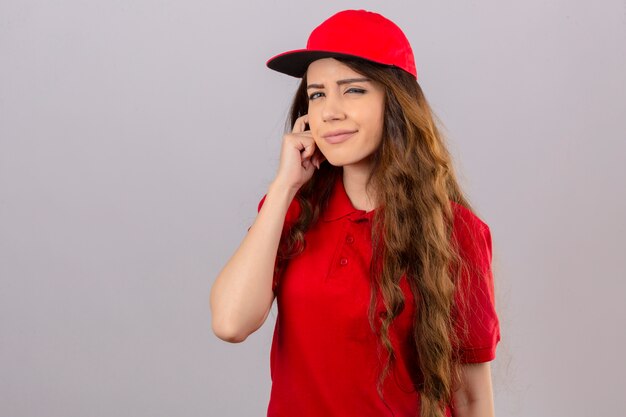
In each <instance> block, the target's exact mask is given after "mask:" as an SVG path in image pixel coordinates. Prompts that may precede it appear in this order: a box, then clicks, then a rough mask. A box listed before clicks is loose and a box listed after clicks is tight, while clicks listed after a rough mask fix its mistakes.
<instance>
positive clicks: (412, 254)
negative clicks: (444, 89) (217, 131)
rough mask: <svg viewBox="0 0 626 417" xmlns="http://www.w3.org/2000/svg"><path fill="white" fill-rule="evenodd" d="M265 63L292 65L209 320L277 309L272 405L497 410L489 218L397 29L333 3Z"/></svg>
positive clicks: (257, 316)
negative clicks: (472, 200)
mask: <svg viewBox="0 0 626 417" xmlns="http://www.w3.org/2000/svg"><path fill="white" fill-rule="evenodd" d="M267 65H268V66H269V67H270V68H271V69H274V70H276V71H279V72H282V73H285V74H288V75H291V76H295V77H299V78H301V83H300V86H299V88H298V89H297V91H296V94H295V97H294V100H293V104H292V108H291V116H290V119H289V120H288V123H289V126H290V130H291V132H289V133H287V134H285V135H284V137H283V141H282V148H281V156H280V166H279V169H278V173H277V175H276V178H275V179H274V181H273V182H272V183H271V185H270V187H269V190H268V192H267V194H265V195H264V196H263V198H262V199H261V201H260V202H259V206H258V215H257V218H256V219H255V221H254V223H253V225H252V226H251V227H250V228H249V229H248V234H247V235H246V237H245V238H244V240H243V242H242V243H241V246H240V247H239V248H238V249H237V251H236V252H235V254H234V255H233V257H232V258H231V259H230V260H229V261H228V263H227V264H226V266H225V267H224V269H223V270H222V271H221V272H220V274H219V276H218V277H217V279H216V281H215V283H214V285H213V288H212V290H211V300H210V301H211V310H212V326H213V331H214V332H215V334H216V335H217V336H218V337H220V338H221V339H224V340H227V341H230V342H241V341H243V340H245V339H246V338H247V336H248V335H250V334H251V333H253V332H254V331H256V330H257V329H258V328H259V327H260V326H261V325H262V324H263V323H264V322H265V319H266V318H267V316H268V313H269V311H270V308H271V305H272V303H273V300H274V297H276V300H277V305H278V316H277V320H276V327H275V330H274V337H273V341H272V347H271V353H270V365H271V377H272V391H271V395H270V402H269V406H268V414H267V415H268V416H271V417H283V416H285V417H286V416H296V415H297V416H299V417H307V416H311V417H313V416H315V417H321V416H324V417H330V416H337V417H339V416H341V417H345V416H397V417H401V416H407V417H408V416H423V417H442V416H468V417H469V416H476V417H477V416H480V417H488V416H493V415H494V410H493V394H492V388H491V374H490V365H489V361H491V360H493V359H494V358H495V350H496V345H497V343H498V342H499V340H500V329H499V321H498V316H497V314H496V310H495V302H494V288H493V274H492V270H491V253H492V252H491V235H490V231H489V227H488V226H487V224H485V223H484V222H483V221H482V220H481V219H479V218H478V216H477V215H475V214H474V212H473V210H472V208H471V206H470V204H469V203H468V201H467V199H466V198H465V197H464V195H463V192H462V191H461V189H460V187H459V184H458V182H457V180H456V178H455V174H454V169H453V166H452V161H451V158H450V155H449V153H448V151H447V149H446V146H445V142H444V139H443V137H442V135H441V134H440V133H439V130H438V129H437V126H436V124H435V121H434V115H433V112H432V111H431V109H430V107H429V105H428V103H427V101H426V99H425V97H424V94H423V92H422V90H421V87H420V85H419V84H418V83H417V71H416V68H415V62H414V57H413V52H412V49H411V46H410V44H409V42H408V40H407V39H406V37H405V35H404V34H403V33H402V31H401V30H400V28H399V27H397V26H396V25H395V24H394V23H393V22H391V21H390V20H388V19H386V18H385V17H383V16H381V15H380V14H377V13H373V12H368V11H365V10H346V11H342V12H339V13H337V14H335V15H333V16H331V17H330V18H328V19H327V20H326V21H324V22H323V23H322V24H321V25H319V26H318V27H317V28H316V29H315V30H314V31H313V32H312V33H311V35H310V37H309V40H308V43H307V48H305V49H301V50H296V51H289V52H285V53H283V54H280V55H277V56H275V57H273V58H271V59H270V60H269V61H268V63H267Z"/></svg>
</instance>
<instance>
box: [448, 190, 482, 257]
mask: <svg viewBox="0 0 626 417" xmlns="http://www.w3.org/2000/svg"><path fill="white" fill-rule="evenodd" d="M451 205H452V208H453V213H454V228H453V231H452V238H453V240H455V241H456V242H458V244H459V248H460V249H461V251H462V252H463V253H465V255H466V256H467V257H469V258H473V259H475V260H479V261H482V262H484V263H489V262H490V261H491V230H490V229H489V226H488V225H487V223H485V222H484V221H483V220H482V219H481V218H480V217H478V216H477V215H476V214H475V213H474V212H472V211H471V210H470V209H469V208H467V207H465V206H463V205H461V204H459V203H456V202H454V201H451Z"/></svg>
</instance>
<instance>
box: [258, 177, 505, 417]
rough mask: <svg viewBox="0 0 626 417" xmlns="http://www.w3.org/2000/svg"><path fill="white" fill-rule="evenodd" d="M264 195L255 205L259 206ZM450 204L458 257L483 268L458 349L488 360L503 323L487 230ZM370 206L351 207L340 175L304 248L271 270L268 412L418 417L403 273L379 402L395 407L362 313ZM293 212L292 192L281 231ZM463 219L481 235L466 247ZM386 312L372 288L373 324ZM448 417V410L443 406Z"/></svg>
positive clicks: (304, 416)
mask: <svg viewBox="0 0 626 417" xmlns="http://www.w3.org/2000/svg"><path fill="white" fill-rule="evenodd" d="M265 197H266V196H263V198H262V199H261V201H260V202H259V205H258V210H259V211H260V209H261V207H262V205H263V202H264V200H265ZM452 205H453V206H454V211H455V231H454V233H453V238H457V239H459V243H460V244H461V247H462V248H467V250H465V252H464V253H465V256H467V257H468V258H469V259H470V261H471V262H473V263H474V265H476V266H477V267H478V268H479V270H482V271H486V272H487V273H486V274H484V277H483V278H482V279H481V280H480V281H477V282H476V283H473V285H472V287H471V289H472V291H473V292H474V293H475V294H472V297H471V300H472V301H471V302H472V304H471V305H468V306H467V308H464V309H459V314H464V315H465V316H466V317H467V318H468V319H469V323H468V325H469V327H470V337H469V339H468V340H466V342H465V344H464V345H463V346H461V347H460V348H459V351H460V354H461V358H462V361H463V362H466V363H469V362H485V361H490V360H492V359H494V358H495V350H496V344H497V343H498V341H499V340H500V329H499V322H498V317H497V315H496V311H495V304H494V297H493V277H492V274H491V269H490V264H491V237H490V234H489V228H488V227H487V225H486V224H485V223H483V222H482V221H481V220H480V219H479V218H478V217H476V216H475V215H474V214H473V213H472V212H471V211H469V210H468V209H467V208H465V207H463V206H461V205H458V204H456V203H454V202H452ZM375 211H376V210H372V211H369V212H366V211H364V210H358V209H356V208H354V206H353V205H352V203H351V201H350V199H349V197H348V195H347V194H346V191H345V188H344V185H343V179H342V176H341V175H339V176H338V179H337V181H336V182H335V184H334V186H333V190H332V194H331V197H330V200H329V204H328V207H327V208H326V210H325V211H324V212H323V213H321V215H320V219H319V221H318V222H317V223H316V224H315V225H313V226H312V227H311V228H310V229H309V230H308V231H307V232H306V233H305V241H306V246H305V249H304V251H303V252H302V253H301V254H300V255H298V256H296V257H295V258H292V259H290V260H289V262H288V263H287V265H286V266H285V268H283V270H282V271H280V272H279V274H278V276H275V277H274V284H273V289H274V292H275V294H276V301H277V306H278V315H277V318H276V325H275V328H274V335H273V339H272V346H271V351H270V374H271V378H272V388H271V393H270V401H269V405H268V410H267V416H268V417H293V416H299V417H320V416H324V417H346V416H376V417H378V416H392V415H394V416H395V417H404V416H407V417H408V416H411V417H414V416H416V415H418V414H417V413H418V410H419V394H418V393H417V392H416V389H415V387H416V385H417V384H418V383H419V382H420V381H421V379H420V375H421V374H420V371H419V366H418V363H417V353H416V351H415V346H414V342H413V340H412V337H413V336H412V332H413V330H412V326H413V321H414V314H415V311H416V309H415V303H414V298H413V294H412V292H411V290H410V287H409V284H408V283H407V279H406V276H403V277H402V278H401V280H400V287H401V288H402V290H403V293H404V297H405V308H404V310H403V311H402V312H401V313H400V314H399V315H398V316H397V317H396V318H395V320H394V322H393V323H392V325H391V327H390V332H389V337H390V340H391V342H392V344H393V347H394V350H395V352H396V363H395V365H394V366H392V367H391V368H390V370H389V372H390V373H389V374H388V375H387V377H386V379H385V380H384V385H383V392H384V399H385V401H386V403H387V405H388V406H389V407H390V408H391V410H393V412H392V411H390V410H389V409H388V408H387V407H386V405H385V403H384V402H383V401H382V400H381V399H380V397H379V396H378V393H377V391H376V382H377V379H378V376H379V373H380V371H381V370H382V368H383V366H384V363H385V359H386V358H387V356H386V350H385V349H384V348H383V347H382V346H381V345H380V344H379V341H378V338H379V336H378V335H376V334H374V333H373V332H372V330H371V328H370V324H369V321H368V318H367V311H368V307H369V300H370V285H371V284H370V278H369V275H370V270H369V268H370V262H371V259H372V253H371V252H372V244H371V230H372V218H373V215H374V212H375ZM299 213H300V208H299V205H298V202H297V200H296V199H295V198H294V199H293V201H292V203H291V205H290V207H289V209H288V212H287V215H286V218H285V223H284V230H286V229H287V228H289V227H290V226H291V225H292V224H293V222H294V221H295V220H296V219H297V217H298V215H299ZM468 225H469V227H471V228H474V229H475V231H478V234H477V236H478V237H479V239H476V237H474V238H473V239H472V240H476V241H477V243H478V245H476V246H473V245H471V246H470V245H469V243H471V241H470V239H469V237H468V236H469V234H468V233H467V232H466V230H467V229H468ZM471 248H473V249H471ZM468 278H469V277H465V279H468ZM384 315H385V307H384V304H383V301H382V295H380V292H378V304H377V308H376V315H375V317H376V319H377V320H378V321H377V322H376V324H377V326H378V325H379V324H380V322H381V318H382V317H383V316H384ZM446 415H447V416H451V413H450V409H449V408H448V409H447V410H446Z"/></svg>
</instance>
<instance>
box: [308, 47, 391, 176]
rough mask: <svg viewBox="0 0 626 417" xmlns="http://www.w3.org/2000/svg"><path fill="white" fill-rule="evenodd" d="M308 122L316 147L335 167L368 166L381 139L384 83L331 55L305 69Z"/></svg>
mask: <svg viewBox="0 0 626 417" xmlns="http://www.w3.org/2000/svg"><path fill="white" fill-rule="evenodd" d="M307 87H308V88H307V94H308V96H309V110H308V122H309V127H310V129H311V134H312V135H313V139H314V140H315V143H316V145H317V147H318V148H319V150H320V151H321V152H322V153H323V154H324V156H325V157H326V159H327V160H328V162H329V163H331V164H332V165H334V166H345V165H363V166H365V167H367V166H369V156H370V155H371V154H372V153H373V152H374V151H375V150H376V149H377V148H378V146H379V145H380V142H381V140H382V133H383V120H384V110H385V91H384V89H383V86H382V85H381V84H380V83H378V82H376V81H373V80H368V79H367V78H366V77H365V76H363V75H361V74H359V73H358V72H355V71H354V70H352V69H351V68H350V67H348V66H347V65H345V64H343V63H341V62H339V61H337V60H336V59H333V58H324V59H318V60H317V61H314V62H312V63H311V64H310V65H309V68H308V70H307Z"/></svg>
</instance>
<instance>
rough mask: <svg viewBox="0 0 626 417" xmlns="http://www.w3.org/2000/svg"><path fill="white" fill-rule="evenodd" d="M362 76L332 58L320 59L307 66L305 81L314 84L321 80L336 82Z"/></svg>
mask: <svg viewBox="0 0 626 417" xmlns="http://www.w3.org/2000/svg"><path fill="white" fill-rule="evenodd" d="M362 76H363V75H362V74H360V73H358V72H356V71H354V70H353V69H352V68H350V67H349V66H347V65H346V64H344V63H343V62H339V61H337V60H336V59H334V58H322V59H318V60H316V61H313V62H311V64H309V68H308V69H307V72H306V77H307V81H309V82H316V81H322V80H323V79H328V80H338V79H341V78H347V77H362Z"/></svg>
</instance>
